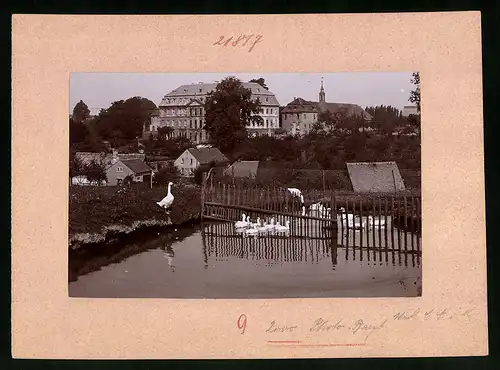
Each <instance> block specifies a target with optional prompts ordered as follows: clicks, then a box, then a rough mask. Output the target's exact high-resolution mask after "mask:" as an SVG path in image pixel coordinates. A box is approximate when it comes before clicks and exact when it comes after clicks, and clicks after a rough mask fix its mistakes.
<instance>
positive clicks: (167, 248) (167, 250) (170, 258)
mask: <svg viewBox="0 0 500 370" xmlns="http://www.w3.org/2000/svg"><path fill="white" fill-rule="evenodd" d="M161 249H162V250H163V252H164V255H163V257H165V258H166V259H167V262H168V266H169V267H170V269H171V270H172V271H173V272H175V265H174V257H175V253H174V250H173V248H172V246H171V245H170V244H166V245H164V246H163V247H161Z"/></svg>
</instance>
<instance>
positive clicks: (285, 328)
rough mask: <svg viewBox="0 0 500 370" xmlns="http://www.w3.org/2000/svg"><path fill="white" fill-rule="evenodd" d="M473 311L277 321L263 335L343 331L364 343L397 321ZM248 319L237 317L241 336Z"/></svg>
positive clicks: (468, 315) (466, 316)
mask: <svg viewBox="0 0 500 370" xmlns="http://www.w3.org/2000/svg"><path fill="white" fill-rule="evenodd" d="M475 312H476V309H475V308H474V307H468V308H456V309H451V308H442V309H430V310H422V309H420V308H417V309H412V310H407V311H400V312H396V313H395V314H393V315H392V316H388V317H386V318H382V319H380V320H370V321H368V320H365V319H361V318H358V319H355V320H346V319H344V318H340V319H335V320H330V319H325V318H321V317H320V318H317V319H315V320H313V321H312V322H310V324H308V325H305V326H303V327H300V326H299V325H297V324H290V323H283V322H278V321H277V320H272V321H270V322H268V324H267V326H266V328H265V330H264V331H265V333H266V334H269V335H278V334H287V333H288V334H295V333H299V332H303V330H304V329H305V331H306V333H307V336H308V337H310V336H311V335H314V334H316V333H324V332H330V333H334V332H339V333H340V332H347V333H351V334H352V335H355V336H359V335H362V337H363V338H364V341H365V342H366V340H367V339H368V338H369V337H370V336H371V335H372V334H374V333H376V332H380V331H382V330H387V329H390V327H391V325H394V324H395V323H398V322H405V321H432V320H436V321H444V320H464V321H466V322H470V321H471V320H472V319H473V316H474V314H475ZM248 320H249V319H248V317H247V316H246V315H245V314H242V315H240V317H239V318H238V321H237V327H238V329H239V330H240V333H241V334H244V332H245V329H246V327H247V322H248Z"/></svg>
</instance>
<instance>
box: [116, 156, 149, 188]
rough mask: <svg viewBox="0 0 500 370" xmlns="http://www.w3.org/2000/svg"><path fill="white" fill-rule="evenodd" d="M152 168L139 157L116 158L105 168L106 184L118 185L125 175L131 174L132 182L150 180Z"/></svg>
mask: <svg viewBox="0 0 500 370" xmlns="http://www.w3.org/2000/svg"><path fill="white" fill-rule="evenodd" d="M152 172H153V170H152V168H151V167H149V166H148V165H147V164H146V163H145V162H144V161H141V160H140V159H128V160H125V159H124V160H120V159H119V160H117V161H116V162H114V163H113V164H112V165H111V166H109V167H108V168H107V169H106V175H107V177H108V182H107V185H110V186H113V185H120V184H121V183H122V182H123V180H124V179H125V177H127V176H129V175H130V176H132V179H133V181H134V182H148V183H149V182H150V181H151V176H152Z"/></svg>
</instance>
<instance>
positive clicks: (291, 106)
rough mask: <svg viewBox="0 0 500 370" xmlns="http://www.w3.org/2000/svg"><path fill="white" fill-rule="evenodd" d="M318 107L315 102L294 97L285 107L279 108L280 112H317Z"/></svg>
mask: <svg viewBox="0 0 500 370" xmlns="http://www.w3.org/2000/svg"><path fill="white" fill-rule="evenodd" d="M317 112H318V109H317V108H316V104H314V103H312V102H310V101H307V100H304V99H302V98H296V99H294V100H293V101H291V102H290V103H288V104H287V105H286V107H285V108H283V109H282V110H281V113H317Z"/></svg>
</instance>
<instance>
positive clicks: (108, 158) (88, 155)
mask: <svg viewBox="0 0 500 370" xmlns="http://www.w3.org/2000/svg"><path fill="white" fill-rule="evenodd" d="M75 157H77V158H78V159H79V160H80V161H81V162H82V163H83V164H89V163H90V162H92V160H95V161H97V162H100V163H102V164H104V165H105V166H111V165H112V164H113V154H109V153H93V152H76V153H75ZM117 159H119V160H121V161H127V160H134V159H137V160H140V161H144V160H145V159H146V154H144V153H142V154H141V153H118V157H117Z"/></svg>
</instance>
